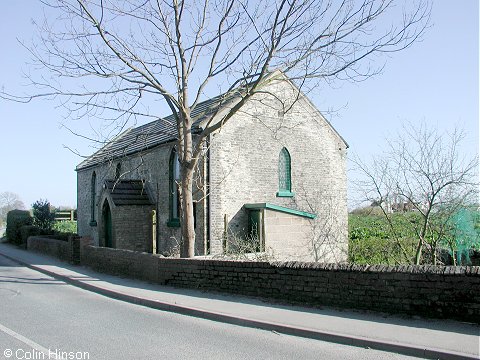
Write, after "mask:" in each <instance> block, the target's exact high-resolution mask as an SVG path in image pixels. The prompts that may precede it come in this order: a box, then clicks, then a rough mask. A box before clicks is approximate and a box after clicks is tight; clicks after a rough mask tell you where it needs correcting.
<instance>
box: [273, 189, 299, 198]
mask: <svg viewBox="0 0 480 360" xmlns="http://www.w3.org/2000/svg"><path fill="white" fill-rule="evenodd" d="M294 196H295V193H293V192H291V191H285V190H283V191H279V192H277V197H294Z"/></svg>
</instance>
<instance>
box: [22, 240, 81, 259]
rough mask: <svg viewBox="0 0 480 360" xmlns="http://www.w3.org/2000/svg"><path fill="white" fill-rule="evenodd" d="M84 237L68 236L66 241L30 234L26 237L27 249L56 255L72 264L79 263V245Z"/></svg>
mask: <svg viewBox="0 0 480 360" xmlns="http://www.w3.org/2000/svg"><path fill="white" fill-rule="evenodd" d="M82 241H83V243H85V239H81V238H79V237H76V236H70V237H69V238H68V241H63V240H58V239H52V238H45V237H41V236H30V237H29V238H28V239H27V250H29V251H34V252H38V253H42V254H46V255H50V256H53V257H56V258H58V259H60V260H63V261H68V262H70V263H72V264H79V263H80V245H81V243H82Z"/></svg>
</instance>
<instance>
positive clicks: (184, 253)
mask: <svg viewBox="0 0 480 360" xmlns="http://www.w3.org/2000/svg"><path fill="white" fill-rule="evenodd" d="M192 188H193V170H192V169H189V168H186V167H185V168H182V186H181V200H182V202H181V211H182V213H181V224H182V246H181V249H180V257H184V258H185V257H189V258H191V257H194V256H195V227H194V225H195V224H194V214H193V197H192V194H193V192H192Z"/></svg>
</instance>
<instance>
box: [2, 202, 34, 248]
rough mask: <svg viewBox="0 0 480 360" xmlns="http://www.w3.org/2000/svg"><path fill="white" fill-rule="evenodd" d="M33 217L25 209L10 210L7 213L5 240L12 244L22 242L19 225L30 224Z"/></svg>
mask: <svg viewBox="0 0 480 360" xmlns="http://www.w3.org/2000/svg"><path fill="white" fill-rule="evenodd" d="M32 222H33V219H32V217H31V216H30V213H29V212H28V211H26V210H12V211H9V212H8V214H7V231H6V235H7V240H8V241H9V242H11V243H14V244H22V234H21V227H22V226H25V225H32Z"/></svg>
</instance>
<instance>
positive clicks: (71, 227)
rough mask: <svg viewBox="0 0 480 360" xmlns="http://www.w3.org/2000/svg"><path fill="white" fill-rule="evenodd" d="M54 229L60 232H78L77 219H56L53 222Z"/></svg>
mask: <svg viewBox="0 0 480 360" xmlns="http://www.w3.org/2000/svg"><path fill="white" fill-rule="evenodd" d="M53 230H55V231H56V232H60V233H73V234H76V233H77V222H76V221H55V223H54V224H53Z"/></svg>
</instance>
